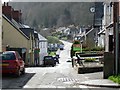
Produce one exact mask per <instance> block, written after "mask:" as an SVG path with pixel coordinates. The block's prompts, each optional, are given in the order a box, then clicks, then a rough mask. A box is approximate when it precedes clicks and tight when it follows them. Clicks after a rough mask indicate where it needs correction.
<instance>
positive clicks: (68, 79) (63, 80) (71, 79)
mask: <svg viewBox="0 0 120 90" xmlns="http://www.w3.org/2000/svg"><path fill="white" fill-rule="evenodd" d="M57 81H59V82H79V80H78V79H73V78H58V79H57Z"/></svg>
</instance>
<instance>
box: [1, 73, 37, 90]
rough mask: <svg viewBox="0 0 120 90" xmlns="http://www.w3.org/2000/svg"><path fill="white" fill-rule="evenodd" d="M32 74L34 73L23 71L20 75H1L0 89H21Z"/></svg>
mask: <svg viewBox="0 0 120 90" xmlns="http://www.w3.org/2000/svg"><path fill="white" fill-rule="evenodd" d="M34 75H35V73H25V74H24V75H21V76H20V77H15V76H14V75H11V74H7V75H2V89H22V88H23V86H24V85H25V84H26V83H27V82H28V81H29V80H30V79H31V78H32V77H33V76H34Z"/></svg>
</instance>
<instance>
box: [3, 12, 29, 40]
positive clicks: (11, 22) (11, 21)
mask: <svg viewBox="0 0 120 90" xmlns="http://www.w3.org/2000/svg"><path fill="white" fill-rule="evenodd" d="M2 17H3V18H4V19H5V20H6V21H8V22H9V23H10V24H11V25H12V26H13V27H14V28H15V29H16V30H18V31H19V32H20V33H21V34H22V35H23V36H24V37H25V38H27V39H29V37H28V36H27V35H26V34H25V33H24V32H22V31H21V30H20V29H19V26H18V25H19V24H17V22H15V21H14V20H9V19H8V18H7V17H6V16H5V15H4V14H2Z"/></svg>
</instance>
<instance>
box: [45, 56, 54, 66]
mask: <svg viewBox="0 0 120 90" xmlns="http://www.w3.org/2000/svg"><path fill="white" fill-rule="evenodd" d="M43 62H44V66H47V65H49V66H52V67H54V66H55V65H56V61H55V60H54V58H53V57H52V56H45V57H44V60H43Z"/></svg>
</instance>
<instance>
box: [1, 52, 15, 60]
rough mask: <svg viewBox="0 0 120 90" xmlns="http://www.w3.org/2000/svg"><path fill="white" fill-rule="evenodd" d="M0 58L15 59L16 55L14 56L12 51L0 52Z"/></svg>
mask: <svg viewBox="0 0 120 90" xmlns="http://www.w3.org/2000/svg"><path fill="white" fill-rule="evenodd" d="M0 59H2V60H15V59H16V57H15V54H14V53H12V52H5V53H2V54H0Z"/></svg>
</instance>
